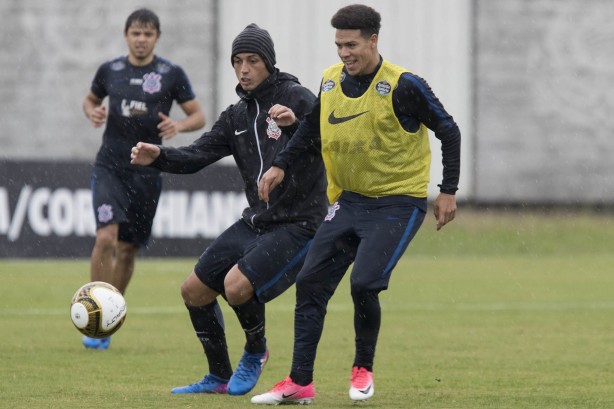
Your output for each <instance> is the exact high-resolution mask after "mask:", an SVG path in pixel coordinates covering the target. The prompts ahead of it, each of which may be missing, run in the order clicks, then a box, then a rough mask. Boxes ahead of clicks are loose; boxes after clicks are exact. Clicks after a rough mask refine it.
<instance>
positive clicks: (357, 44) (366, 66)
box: [335, 30, 379, 76]
mask: <svg viewBox="0 0 614 409" xmlns="http://www.w3.org/2000/svg"><path fill="white" fill-rule="evenodd" d="M335 44H336V45H337V54H339V58H341V61H342V62H343V64H344V65H345V69H346V70H347V72H348V74H350V75H352V76H354V75H367V74H371V73H372V72H373V71H375V68H376V67H377V64H378V63H379V53H378V51H377V35H376V34H373V35H371V37H369V38H364V37H363V36H362V35H361V34H360V30H337V32H336V34H335Z"/></svg>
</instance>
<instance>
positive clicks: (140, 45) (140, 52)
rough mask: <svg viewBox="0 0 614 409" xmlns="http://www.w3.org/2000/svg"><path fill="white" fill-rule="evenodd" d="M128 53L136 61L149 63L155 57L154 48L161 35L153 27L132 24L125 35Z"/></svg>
mask: <svg viewBox="0 0 614 409" xmlns="http://www.w3.org/2000/svg"><path fill="white" fill-rule="evenodd" d="M125 37H126V43H127V44H128V51H129V53H130V56H131V57H132V59H134V61H132V62H137V64H138V63H139V62H149V61H148V60H149V59H150V58H151V57H152V55H153V50H154V47H155V46H156V43H157V42H158V38H160V33H159V32H158V30H156V29H155V27H153V26H152V25H142V24H140V23H139V22H135V23H132V25H131V26H130V27H128V31H126V34H125Z"/></svg>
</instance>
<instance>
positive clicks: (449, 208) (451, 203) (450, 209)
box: [433, 193, 456, 230]
mask: <svg viewBox="0 0 614 409" xmlns="http://www.w3.org/2000/svg"><path fill="white" fill-rule="evenodd" d="M433 211H434V213H435V219H437V230H441V228H442V227H443V226H445V225H446V224H448V223H449V222H451V221H452V220H454V216H455V214H456V196H455V195H449V194H447V193H440V194H439V195H438V196H437V199H435V204H434V209H433Z"/></svg>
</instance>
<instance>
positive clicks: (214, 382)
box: [171, 374, 228, 394]
mask: <svg viewBox="0 0 614 409" xmlns="http://www.w3.org/2000/svg"><path fill="white" fill-rule="evenodd" d="M227 389H228V379H222V378H220V377H219V376H215V375H211V374H209V375H205V377H204V378H203V379H202V380H201V381H198V382H196V383H193V384H191V385H187V386H178V387H176V388H173V389H172V390H171V393H174V394H184V393H221V394H223V393H226V391H227Z"/></svg>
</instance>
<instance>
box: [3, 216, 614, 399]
mask: <svg viewBox="0 0 614 409" xmlns="http://www.w3.org/2000/svg"><path fill="white" fill-rule="evenodd" d="M613 247H614V221H613V218H612V217H611V215H597V214H591V213H565V212H561V211H558V212H554V211H548V212H540V213H538V212H507V213H502V212H498V211H486V210H483V211H466V212H463V209H461V210H460V212H459V215H458V218H457V220H456V221H455V222H454V223H453V224H451V225H449V226H447V227H446V228H445V229H444V231H441V232H435V228H434V221H433V220H432V216H431V215H429V219H427V222H426V223H425V225H424V226H423V228H422V231H421V232H420V233H419V235H418V237H417V238H416V239H415V240H414V242H413V243H412V245H411V246H410V249H409V250H408V252H407V253H406V256H405V257H404V258H403V259H402V261H401V262H400V263H399V265H398V266H397V268H396V270H395V271H394V273H393V276H392V282H391V288H390V289H389V290H388V291H386V292H384V293H383V294H382V296H381V300H382V308H383V323H382V330H381V334H380V340H379V344H378V351H377V354H376V366H375V385H376V393H375V396H374V397H373V398H372V399H371V400H370V401H368V402H365V403H363V404H360V405H356V404H352V403H351V402H350V400H349V398H348V395H347V391H348V386H349V373H350V369H351V368H350V366H351V364H352V359H353V353H354V348H353V337H354V333H353V328H352V304H351V299H350V296H349V291H348V285H347V281H348V280H347V277H346V279H345V280H344V281H343V284H342V286H340V288H339V290H338V291H337V293H336V294H335V296H334V297H333V299H332V301H331V303H330V305H329V312H328V316H327V320H326V326H325V331H324V335H323V338H322V341H321V343H320V348H319V350H318V358H317V362H316V373H315V385H316V391H317V394H316V399H315V401H314V406H316V407H321V408H351V407H355V406H361V407H365V408H367V407H368V408H429V409H433V408H435V409H436V408H441V409H443V408H471V409H476V408H532V409H534V408H537V409H539V408H566V409H569V408H591V409H597V408H613V407H614V370H613V369H612V368H613V364H612V359H613V358H612V357H614V318H613V315H614V274H613V272H614V267H612V266H613V265H614V251H613V250H612V249H613ZM195 257H196V255H195ZM193 262H194V260H192V259H164V260H159V259H155V260H153V259H147V258H142V259H140V260H139V261H138V263H137V271H136V273H135V276H134V279H133V281H132V283H131V286H130V288H129V290H128V293H127V297H126V298H127V302H128V316H127V319H126V322H125V324H124V327H123V328H122V329H121V330H120V331H119V332H118V333H117V334H116V335H114V336H113V342H112V344H111V349H109V350H108V351H90V350H85V349H84V348H83V347H82V345H81V342H80V339H81V336H80V334H79V333H78V332H77V330H76V329H75V328H74V327H73V326H72V323H71V322H70V318H69V302H70V298H71V296H72V295H73V293H74V291H75V290H76V289H77V288H78V287H79V286H80V285H82V284H84V283H85V282H87V281H89V279H88V273H87V271H88V261H87V260H71V261H66V260H60V261H56V260H44V261H31V260H23V261H21V260H2V261H0V283H1V284H0V317H1V318H0V320H1V321H0V323H1V325H0V331H1V332H0V333H1V335H0V361H1V363H2V364H1V365H0V407H3V408H4V407H6V408H83V407H91V408H203V407H205V408H209V407H210V408H245V407H251V406H252V405H251V404H250V402H249V399H250V397H251V396H252V395H253V394H256V393H262V392H264V391H266V390H268V389H269V388H270V387H272V386H273V384H274V383H276V382H277V381H279V380H281V379H282V378H283V377H285V376H286V375H287V374H288V371H289V368H290V359H291V350H292V336H293V334H292V325H293V324H292V317H293V299H294V289H291V290H290V291H288V292H287V293H286V294H284V295H283V296H281V297H279V298H278V299H276V300H274V301H273V302H271V303H269V304H268V306H267V311H268V313H267V338H268V343H269V348H270V350H271V359H270V361H269V363H268V365H267V368H266V369H265V371H264V373H263V375H262V377H261V380H260V382H259V383H258V385H257V386H256V388H255V389H254V391H252V393H250V394H249V395H247V396H239V397H231V396H219V395H216V396H212V395H201V396H172V395H170V393H169V391H170V388H172V387H174V386H178V385H183V384H187V383H191V382H194V381H196V380H198V379H199V378H201V377H202V376H203V374H204V373H205V372H206V365H205V360H204V356H203V354H202V349H201V347H200V344H199V343H198V341H197V340H196V337H195V336H194V334H193V332H192V330H191V325H190V322H189V318H188V315H187V313H186V312H185V310H184V307H183V305H182V302H181V299H180V295H179V286H180V284H181V282H182V280H183V278H184V277H185V275H186V274H187V273H188V272H189V271H190V270H191V268H192V264H193ZM224 307H225V306H224ZM224 311H225V313H226V325H227V330H228V338H229V348H230V351H231V360H232V361H233V362H234V363H236V362H237V361H238V359H239V358H240V354H241V351H242V345H243V335H242V333H241V330H240V328H239V326H238V324H237V321H236V318H234V316H233V315H232V314H231V313H230V311H229V309H228V308H224Z"/></svg>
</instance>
